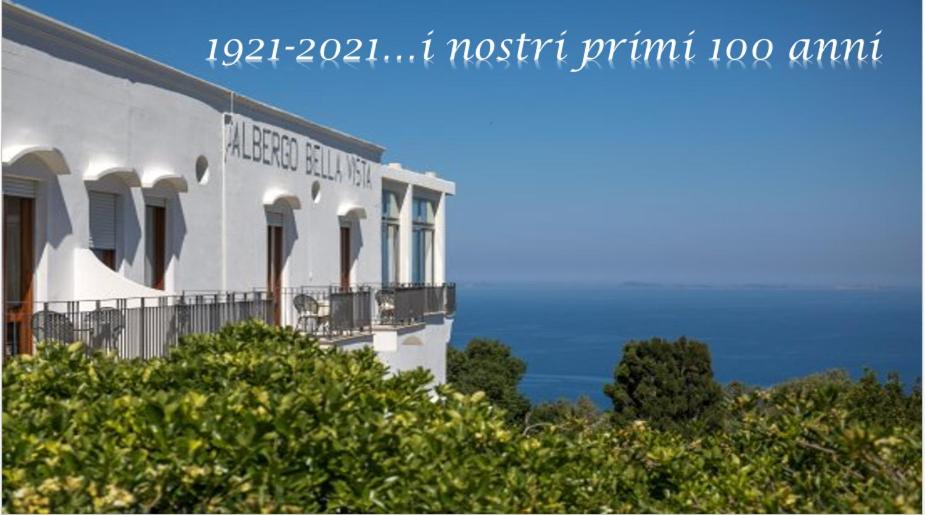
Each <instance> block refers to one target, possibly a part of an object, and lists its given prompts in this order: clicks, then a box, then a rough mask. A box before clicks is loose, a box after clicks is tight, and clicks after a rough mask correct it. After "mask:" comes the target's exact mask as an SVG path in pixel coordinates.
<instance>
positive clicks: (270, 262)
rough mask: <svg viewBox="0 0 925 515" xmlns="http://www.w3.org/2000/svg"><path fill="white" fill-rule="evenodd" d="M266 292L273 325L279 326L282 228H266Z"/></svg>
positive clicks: (281, 281)
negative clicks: (267, 292) (271, 307)
mask: <svg viewBox="0 0 925 515" xmlns="http://www.w3.org/2000/svg"><path fill="white" fill-rule="evenodd" d="M267 290H268V291H269V292H270V298H271V299H272V301H273V323H274V324H276V325H279V324H280V321H281V316H280V315H281V312H280V310H281V304H282V302H281V300H282V291H283V228H282V227H280V226H278V225H268V226H267Z"/></svg>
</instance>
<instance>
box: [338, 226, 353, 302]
mask: <svg viewBox="0 0 925 515" xmlns="http://www.w3.org/2000/svg"><path fill="white" fill-rule="evenodd" d="M351 257H352V256H351V255H350V228H349V227H341V228H340V287H341V288H343V289H347V288H349V287H350V262H351V261H352V259H351Z"/></svg>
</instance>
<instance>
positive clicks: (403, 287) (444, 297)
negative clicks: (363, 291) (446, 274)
mask: <svg viewBox="0 0 925 515" xmlns="http://www.w3.org/2000/svg"><path fill="white" fill-rule="evenodd" d="M375 299H376V307H377V310H376V311H377V313H378V317H377V322H378V323H379V324H380V325H407V324H414V323H419V322H421V321H422V320H423V319H424V317H425V316H426V315H432V314H439V313H444V314H453V313H455V311H456V285H455V284H440V285H434V284H415V283H403V284H389V285H383V286H381V287H380V288H378V289H377V290H376V293H375Z"/></svg>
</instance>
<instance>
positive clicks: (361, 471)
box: [2, 323, 921, 512]
mask: <svg viewBox="0 0 925 515" xmlns="http://www.w3.org/2000/svg"><path fill="white" fill-rule="evenodd" d="M385 372H386V370H385V368H384V366H383V365H382V364H381V363H380V362H379V361H378V360H377V359H376V357H375V355H374V353H373V352H372V351H371V350H363V351H357V352H349V353H346V352H339V351H336V350H326V349H322V348H320V347H319V346H318V345H317V343H316V342H314V341H312V340H310V339H308V338H305V337H302V336H299V335H298V334H296V333H295V332H293V331H291V330H288V329H279V328H274V327H269V326H266V325H265V324H262V323H246V324H241V325H237V326H233V327H228V328H226V329H224V330H223V331H221V332H220V333H218V334H213V335H200V336H195V337H191V338H188V339H186V340H185V341H184V342H183V343H182V344H180V345H179V346H178V347H177V348H176V349H175V351H174V352H173V353H172V354H171V355H170V356H169V357H167V358H164V359H155V360H151V361H147V362H140V361H127V360H119V359H116V358H114V357H112V356H107V355H103V354H94V355H91V356H88V355H87V354H86V353H85V352H84V351H83V349H82V348H81V347H80V345H79V344H75V345H71V346H69V347H65V346H51V345H45V346H42V347H41V350H40V352H39V356H38V357H33V358H28V357H22V358H18V359H14V360H11V361H9V362H7V363H5V365H4V370H3V387H4V391H3V393H4V405H3V480H4V481H3V492H2V493H3V508H4V510H5V511H7V512H49V511H51V512H113V511H117V512H143V511H145V512H150V511H156V512H317V511H327V512H357V511H359V512H609V511H645V512H674V511H685V512H687V511H697V512H701V511H704V512H706V511H709V512H714V511H715V512H752V511H755V512H761V511H805V512H817V511H839V512H841V511H848V512H863V511H918V510H920V508H921V505H920V503H921V493H920V492H921V472H920V470H921V424H920V423H909V422H906V421H895V422H894V421H880V422H879V423H871V422H866V421H864V420H860V419H855V418H852V417H851V414H850V410H848V409H846V408H845V406H844V404H843V402H841V401H840V400H839V399H838V396H837V395H836V396H835V397H832V394H831V392H827V391H824V389H817V388H792V389H790V390H787V391H780V392H776V393H775V392H771V391H767V390H758V391H751V392H745V393H742V394H741V395H738V396H736V397H734V398H730V399H729V400H728V402H729V404H730V405H729V410H728V411H729V412H730V413H732V414H734V416H733V419H732V420H731V422H730V425H729V428H728V429H727V430H724V431H717V432H713V433H710V434H708V435H706V436H703V437H698V438H689V437H685V436H682V435H681V434H680V433H676V432H670V431H662V430H659V429H655V428H653V427H651V426H650V425H648V424H647V423H645V422H641V421H637V422H635V423H631V424H628V425H626V426H623V427H618V426H611V425H604V426H596V427H595V429H593V430H592V429H582V428H581V427H580V426H577V428H576V426H570V427H569V428H566V427H565V426H564V425H563V426H562V427H560V426H551V427H548V428H545V429H542V430H539V431H531V432H528V434H526V435H525V434H523V432H519V431H514V430H512V428H511V426H508V425H507V424H506V423H505V420H504V418H505V414H504V413H503V411H501V410H499V409H497V408H494V407H492V405H491V404H490V403H489V402H488V401H487V400H486V399H485V398H484V395H483V394H482V393H480V392H478V393H475V394H472V395H464V394H461V393H458V392H455V391H453V390H452V389H451V388H449V387H441V388H439V389H438V390H437V391H436V392H432V391H430V390H428V388H427V384H428V382H429V381H430V376H429V374H427V373H425V372H423V371H415V372H410V373H403V374H398V375H396V376H391V377H388V376H387V375H386V374H385Z"/></svg>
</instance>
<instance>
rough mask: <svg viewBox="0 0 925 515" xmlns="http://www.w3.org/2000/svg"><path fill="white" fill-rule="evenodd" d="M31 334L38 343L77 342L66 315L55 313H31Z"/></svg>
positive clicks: (72, 325)
mask: <svg viewBox="0 0 925 515" xmlns="http://www.w3.org/2000/svg"><path fill="white" fill-rule="evenodd" d="M32 334H33V335H34V336H35V339H36V341H40V342H41V341H56V342H59V343H73V342H75V341H77V338H76V337H75V331H74V324H72V323H71V320H70V319H69V318H68V317H67V315H65V314H63V313H58V312H57V311H49V310H42V311H36V312H35V313H33V314H32Z"/></svg>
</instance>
